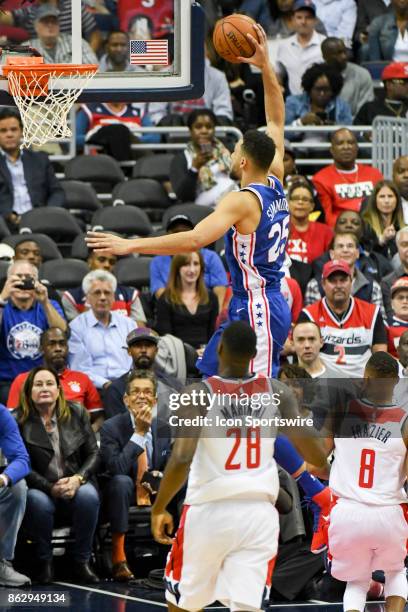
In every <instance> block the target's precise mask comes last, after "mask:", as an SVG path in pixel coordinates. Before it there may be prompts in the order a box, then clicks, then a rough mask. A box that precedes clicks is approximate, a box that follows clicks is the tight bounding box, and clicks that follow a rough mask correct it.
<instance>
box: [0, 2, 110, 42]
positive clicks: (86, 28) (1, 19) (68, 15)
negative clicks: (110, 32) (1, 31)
mask: <svg viewBox="0 0 408 612" xmlns="http://www.w3.org/2000/svg"><path fill="white" fill-rule="evenodd" d="M49 4H52V5H53V6H55V7H57V8H58V10H59V11H60V15H59V23H60V29H61V32H62V33H64V34H71V31H72V0H51V1H50V2H49ZM38 9H39V6H38V5H37V6H25V7H24V8H21V9H17V10H15V11H12V12H10V11H2V12H1V13H0V23H2V24H3V25H15V26H17V27H20V28H24V29H26V30H28V32H29V33H30V36H34V35H35V18H36V16H37V11H38ZM81 17H82V28H81V30H82V36H83V37H84V38H85V39H86V40H87V41H89V44H90V45H91V47H92V49H93V50H94V52H95V53H97V52H98V49H99V47H100V45H101V43H102V37H101V33H100V32H99V30H98V29H97V26H96V22H95V19H94V18H93V16H92V15H91V14H90V13H89V12H88V11H87V9H86V7H85V6H82V8H81Z"/></svg>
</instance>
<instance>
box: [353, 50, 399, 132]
mask: <svg viewBox="0 0 408 612" xmlns="http://www.w3.org/2000/svg"><path fill="white" fill-rule="evenodd" d="M381 80H382V82H383V83H384V91H385V96H384V95H381V97H377V98H376V99H375V100H374V101H373V102H366V104H363V106H362V107H361V108H360V110H359V112H358V113H357V116H356V118H355V120H354V123H355V125H371V124H372V122H373V121H374V119H375V117H377V116H378V115H385V116H386V117H403V118H405V117H406V116H407V112H408V62H393V63H392V64H388V66H386V67H385V68H384V70H383V71H382V75H381Z"/></svg>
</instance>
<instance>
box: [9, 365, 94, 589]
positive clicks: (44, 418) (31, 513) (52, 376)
mask: <svg viewBox="0 0 408 612" xmlns="http://www.w3.org/2000/svg"><path fill="white" fill-rule="evenodd" d="M16 418H17V422H18V423H19V425H20V432H21V435H22V437H23V440H24V443H25V445H26V447H27V450H28V454H29V456H30V461H31V472H30V474H29V475H28V476H27V485H28V495H27V511H26V515H25V517H26V520H25V528H26V530H27V531H28V533H29V535H30V537H31V539H32V540H34V541H35V542H36V543H37V555H38V557H37V560H38V562H39V566H40V567H39V573H38V575H37V580H38V582H40V583H41V584H49V583H50V582H52V580H53V564H52V544H51V538H52V530H53V526H54V521H55V519H56V517H57V516H59V517H61V516H63V517H64V518H65V520H68V521H70V522H71V521H72V527H73V533H74V534H75V536H74V542H73V558H74V564H73V575H74V578H75V579H76V580H77V581H78V582H84V583H96V582H99V579H98V577H97V576H96V574H95V573H94V572H93V571H92V569H91V568H90V566H89V559H90V556H91V552H92V541H93V536H94V533H95V529H96V524H97V521H98V513H99V496H98V493H97V490H96V488H95V486H94V484H93V483H92V478H93V475H94V474H95V472H96V469H97V467H98V446H97V443H96V438H95V434H94V432H93V431H92V428H91V424H90V422H89V418H88V415H87V414H86V410H85V408H83V407H82V406H80V405H79V404H74V403H72V402H67V400H66V399H65V396H64V392H63V391H62V388H61V386H60V382H59V380H58V375H57V373H56V372H55V371H54V370H52V369H49V368H46V367H45V366H38V367H36V368H34V369H33V370H32V371H31V372H30V374H29V376H28V378H27V380H26V381H25V383H24V387H23V392H22V395H21V400H20V404H19V406H18V409H17V411H16Z"/></svg>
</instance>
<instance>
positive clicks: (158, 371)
mask: <svg viewBox="0 0 408 612" xmlns="http://www.w3.org/2000/svg"><path fill="white" fill-rule="evenodd" d="M158 343H159V336H158V335H157V334H156V332H154V331H153V330H152V329H149V328H148V327H138V328H136V329H134V330H133V331H131V332H130V334H128V336H127V338H126V344H127V351H128V353H129V355H130V356H131V357H132V359H133V367H132V370H130V371H129V372H126V373H125V374H123V375H122V376H120V377H119V378H117V379H116V380H114V381H113V382H112V384H111V385H110V386H109V387H108V389H107V390H106V393H105V396H104V406H105V414H106V417H107V418H108V419H109V418H111V417H113V416H115V415H116V414H120V413H123V412H124V413H126V412H127V408H126V406H125V403H124V401H123V396H124V394H125V391H126V383H127V381H128V378H129V376H130V374H131V372H132V371H133V369H135V370H148V371H151V372H153V373H154V375H155V378H156V381H157V412H158V413H159V414H164V413H165V412H167V406H168V401H167V400H168V396H169V394H170V393H171V392H172V391H173V390H174V389H179V388H180V387H181V382H180V381H179V380H177V379H176V378H174V377H171V376H169V375H168V374H166V372H165V371H164V370H163V369H162V368H161V367H160V366H159V365H158V364H157V363H155V358H156V355H157V352H158Z"/></svg>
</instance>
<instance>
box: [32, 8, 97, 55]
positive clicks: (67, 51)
mask: <svg viewBox="0 0 408 612" xmlns="http://www.w3.org/2000/svg"><path fill="white" fill-rule="evenodd" d="M59 15H60V12H59V10H58V9H57V8H56V6H54V5H53V4H49V3H47V4H42V5H40V6H39V7H38V8H37V11H36V13H35V17H34V29H35V33H36V35H37V37H36V38H33V39H32V40H31V41H30V42H29V45H30V47H34V49H36V50H37V51H39V52H40V53H41V55H42V56H43V58H44V62H45V63H46V64H56V63H57V64H69V63H71V62H72V45H73V39H72V36H71V34H66V33H61V31H60V25H59V21H58V18H59ZM82 63H83V64H97V63H98V60H97V57H96V55H95V53H94V52H93V50H92V48H91V47H90V45H89V44H88V43H87V42H86V40H82Z"/></svg>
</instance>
